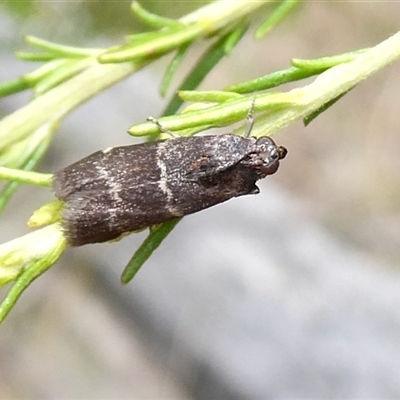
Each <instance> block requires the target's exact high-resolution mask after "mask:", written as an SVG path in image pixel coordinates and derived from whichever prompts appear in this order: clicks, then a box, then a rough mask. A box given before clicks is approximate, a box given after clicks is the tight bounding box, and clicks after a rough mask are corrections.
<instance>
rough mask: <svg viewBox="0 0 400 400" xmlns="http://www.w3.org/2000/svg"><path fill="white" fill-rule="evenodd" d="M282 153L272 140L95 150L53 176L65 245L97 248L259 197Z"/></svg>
mask: <svg viewBox="0 0 400 400" xmlns="http://www.w3.org/2000/svg"><path fill="white" fill-rule="evenodd" d="M286 153H287V150H286V149H285V148H284V147H282V146H277V145H276V144H275V142H274V141H273V140H272V139H271V138H270V137H261V138H259V139H257V138H254V137H240V136H237V135H233V134H223V135H209V136H194V137H178V138H171V139H167V140H161V141H157V142H148V143H142V144H135V145H128V146H120V147H113V148H109V149H106V150H102V151H97V152H95V153H93V154H91V155H89V156H88V157H85V158H83V159H82V160H80V161H77V162H75V163H74V164H72V165H69V166H68V167H66V168H64V169H62V170H60V171H59V172H57V173H56V174H55V176H54V180H53V189H54V193H55V195H56V197H57V198H58V199H60V200H63V201H64V202H65V205H64V210H63V214H62V227H63V229H64V231H65V235H66V237H67V240H68V242H69V244H70V245H71V246H82V245H85V244H88V243H100V242H105V241H109V240H113V239H117V238H119V237H120V236H121V235H123V234H126V233H128V232H132V231H136V230H140V229H143V228H145V227H149V226H151V225H156V224H160V223H162V222H165V221H168V220H171V219H174V218H177V217H183V216H185V215H188V214H192V213H195V212H198V211H201V210H204V209H206V208H208V207H211V206H214V205H216V204H219V203H223V202H224V201H227V200H229V199H231V198H233V197H238V196H244V195H248V194H257V193H259V188H258V187H257V186H256V182H257V181H258V180H260V179H263V178H265V177H266V176H268V175H272V174H274V173H275V172H276V171H277V170H278V167H279V163H280V160H282V159H283V158H284V157H285V156H286Z"/></svg>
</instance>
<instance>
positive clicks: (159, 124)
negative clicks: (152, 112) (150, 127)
mask: <svg viewBox="0 0 400 400" xmlns="http://www.w3.org/2000/svg"><path fill="white" fill-rule="evenodd" d="M147 121H149V122H152V123H153V124H155V125H157V126H158V129H160V131H161V132H162V133H166V134H167V135H170V136H171V137H172V138H178V137H180V136H179V135H178V134H177V133H175V132H172V131H170V130H169V129H167V128H166V127H165V126H163V125H162V124H161V123H160V121H159V120H158V119H156V118H153V117H147Z"/></svg>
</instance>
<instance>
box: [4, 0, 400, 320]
mask: <svg viewBox="0 0 400 400" xmlns="http://www.w3.org/2000/svg"><path fill="white" fill-rule="evenodd" d="M297 3H299V1H296V0H283V1H281V2H273V1H270V0H262V1H261V0H260V1H248V0H237V1H230V0H217V1H214V2H211V3H210V4H208V5H206V6H204V7H202V8H200V9H198V10H197V11H195V12H193V13H191V14H188V15H186V16H184V17H182V18H181V19H179V20H171V19H167V18H163V17H160V16H158V15H154V14H151V13H149V12H148V11H146V10H145V9H143V8H142V7H141V6H140V5H139V3H137V2H134V3H133V5H132V11H133V13H134V15H135V16H136V17H137V18H138V19H140V20H141V22H142V23H144V24H146V25H147V26H148V27H149V31H147V32H144V33H139V34H134V35H129V36H127V39H126V43H125V44H123V45H121V46H115V47H112V48H110V49H93V48H90V49H80V48H75V47H70V46H64V45H60V44H55V43H51V42H48V41H45V40H42V39H38V38H34V37H28V38H27V39H26V40H27V43H28V44H29V45H31V46H32V47H33V48H34V49H36V50H35V51H32V52H19V53H17V56H18V57H20V58H21V59H23V60H29V61H37V62H41V63H43V64H42V65H41V66H40V67H39V68H37V69H36V70H34V71H32V72H30V73H28V74H26V75H24V76H22V77H20V78H16V79H14V80H12V81H9V82H4V83H2V84H0V97H1V96H8V95H11V94H13V93H17V92H20V91H23V90H32V91H33V95H34V96H33V99H32V101H31V102H30V103H29V104H27V105H26V106H25V107H23V108H21V109H20V110H17V111H16V112H14V113H13V114H11V115H9V116H7V117H6V118H4V119H3V120H2V121H0V165H1V166H2V168H0V179H3V180H7V181H8V183H6V184H5V186H4V187H3V188H2V190H1V191H0V211H1V210H2V209H3V208H4V206H5V205H6V204H7V202H8V201H10V199H11V198H12V195H13V194H14V192H15V190H16V189H17V188H18V186H19V184H21V183H28V184H33V185H37V186H48V185H49V184H50V182H51V175H50V174H38V173H36V172H32V171H33V170H34V169H35V167H36V165H37V164H38V162H39V161H40V160H41V158H42V157H43V155H44V153H45V152H46V150H47V148H48V146H49V144H50V143H51V140H52V137H53V134H54V132H55V131H56V130H57V127H58V124H59V122H60V120H62V118H64V117H65V116H66V115H67V114H68V113H69V112H71V111H72V110H73V109H74V108H76V107H78V106H79V105H80V104H82V103H83V102H85V101H87V100H89V99H90V98H92V97H93V96H96V95H97V94H98V93H100V92H101V91H102V90H105V89H107V88H108V87H109V86H111V85H113V84H114V83H117V82H119V81H121V80H122V79H124V78H126V77H128V76H129V75H131V74H133V73H135V72H136V71H138V70H139V69H141V68H143V67H145V66H147V65H148V64H150V63H152V62H153V61H155V60H157V59H159V58H160V57H162V56H163V55H165V54H168V53H174V54H175V57H174V58H173V60H172V62H171V63H170V64H169V66H168V68H167V70H166V72H165V75H164V79H163V81H162V85H161V89H160V90H161V92H162V93H163V94H165V93H167V91H168V89H169V88H170V85H171V81H172V78H173V77H174V76H175V75H176V73H177V71H178V69H179V67H180V65H181V63H182V61H183V60H184V59H185V56H186V54H187V52H188V50H189V49H190V47H191V46H192V45H193V44H194V43H197V42H199V41H203V42H208V43H209V44H208V48H207V50H206V51H205V52H204V54H202V55H201V56H200V57H199V59H198V61H197V63H196V64H195V66H194V67H193V69H192V70H191V71H190V72H189V73H188V74H187V76H186V77H185V78H184V79H183V81H182V82H181V84H180V85H179V90H178V92H177V94H176V95H175V96H173V98H172V100H171V101H170V103H169V104H168V105H167V107H166V109H165V112H164V116H163V117H162V118H160V119H159V121H160V123H161V124H162V125H163V126H164V127H165V128H167V129H169V130H172V131H174V132H177V133H178V134H180V135H193V134H194V133H196V132H199V131H204V130H206V129H209V128H210V127H213V126H224V125H230V124H232V123H234V122H237V121H240V120H243V119H244V118H245V117H246V115H247V113H248V110H249V109H250V106H251V103H252V101H253V98H254V93H255V92H257V94H256V96H255V105H254V110H255V112H256V113H257V127H256V128H255V129H254V130H253V133H254V135H255V136H263V135H272V134H274V133H276V132H277V131H279V130H281V129H282V128H284V127H286V126H287V125H289V124H290V123H292V122H293V121H295V120H296V119H299V118H301V119H303V120H305V121H307V122H309V121H310V120H311V119H312V118H315V116H317V115H318V114H319V113H320V112H322V111H324V110H326V109H327V108H328V107H329V106H330V105H331V104H333V103H334V102H335V101H336V100H338V99H339V98H340V97H341V96H343V95H344V94H345V93H347V92H348V91H349V90H350V89H352V88H353V87H355V86H356V85H357V84H358V83H359V82H361V81H362V80H363V79H365V78H367V77H368V76H370V75H372V74H373V73H375V72H376V71H378V70H379V69H381V68H383V67H385V66H387V65H388V64H389V63H391V62H392V61H394V60H396V59H397V58H399V57H400V33H397V34H395V35H393V36H392V37H390V38H389V39H387V40H385V41H384V42H382V43H380V44H378V45H377V46H375V47H373V48H370V49H363V50H358V51H355V52H351V53H346V54H341V55H338V56H333V57H324V58H320V59H316V60H298V59H293V60H292V65H291V66H289V67H288V68H287V69H284V70H281V71H275V72H272V73H269V74H267V75H265V76H263V77H259V78H257V79H254V80H251V81H248V82H241V83H235V84H232V85H230V86H229V87H227V88H225V90H215V91H208V92H201V91H195V90H194V89H196V88H197V86H198V85H199V84H200V83H201V82H202V80H203V79H204V78H205V77H206V76H207V74H208V73H209V72H210V71H211V70H212V69H213V68H215V66H216V65H217V64H218V63H219V61H220V60H222V59H223V58H224V57H225V56H226V55H228V54H229V53H230V52H231V51H233V49H234V47H235V46H236V44H237V43H238V42H239V41H240V39H241V38H242V37H243V35H244V34H245V33H246V32H247V30H248V29H249V26H250V24H251V21H252V19H253V17H254V16H255V15H257V16H258V17H260V16H261V15H264V21H262V22H261V24H260V25H259V27H258V28H256V31H255V32H256V33H255V36H256V37H262V36H264V35H265V34H266V33H268V32H269V31H270V30H271V29H273V28H274V27H275V25H276V24H277V23H278V22H281V21H282V20H284V18H285V17H286V16H287V15H288V14H289V13H290V12H291V11H293V9H295V8H294V6H295V5H296V4H297ZM311 76H317V78H316V79H315V80H314V82H312V83H310V84H308V85H306V86H303V87H298V88H296V89H293V90H290V91H287V92H277V91H276V92H271V91H268V90H269V89H271V88H276V87H278V86H280V85H282V84H284V83H288V82H295V81H299V80H302V79H305V78H308V77H311ZM183 101H186V102H192V103H193V104H191V105H190V106H189V107H187V108H186V109H185V110H184V111H183V112H182V113H181V114H176V112H177V111H178V109H179V107H180V106H181V105H182V103H183ZM129 132H130V134H132V135H136V136H147V137H148V138H150V139H155V138H157V137H158V135H159V133H160V132H159V129H158V127H157V126H156V125H155V124H154V123H151V122H144V123H142V124H138V125H135V126H133V127H131V128H130V130H129ZM61 208H62V204H60V203H57V202H54V203H50V204H49V205H45V206H44V207H43V208H41V209H40V211H38V212H37V213H35V214H34V216H33V217H32V218H31V220H30V226H38V225H42V224H49V225H48V226H47V227H44V228H41V229H38V230H36V231H35V232H33V233H30V234H28V235H26V236H23V237H22V238H19V239H16V240H14V241H11V242H8V243H5V244H3V245H1V246H0V284H1V283H3V284H5V283H7V282H11V281H13V282H14V283H13V286H12V287H11V289H10V291H9V293H8V295H7V296H6V298H5V299H4V301H3V303H2V304H1V305H0V321H2V319H3V318H4V317H5V316H6V314H7V313H8V312H9V310H10V309H11V308H12V306H13V305H14V304H15V302H16V301H17V299H18V297H19V296H20V295H21V293H22V291H23V290H24V289H25V288H26V287H27V286H29V284H30V283H31V282H32V281H33V280H34V279H35V278H36V277H38V276H39V275H40V274H42V273H43V272H45V271H46V270H47V269H48V268H50V267H51V266H52V265H53V264H54V263H55V262H56V261H57V259H58V258H59V257H60V255H61V254H62V253H63V251H64V249H65V247H66V245H67V244H66V240H65V237H64V235H63V232H62V229H61V227H60V225H59V224H58V222H57V221H59V219H60V212H61ZM178 221H179V220H174V221H170V222H167V223H165V224H162V225H160V226H157V227H152V228H151V230H150V233H149V236H148V237H147V238H146V239H145V241H144V242H143V244H142V245H141V246H140V247H139V249H138V250H137V251H136V253H135V254H134V256H133V257H132V259H131V260H130V262H129V264H128V266H127V268H126V269H125V271H124V273H123V275H122V281H123V282H124V283H127V282H128V281H129V280H131V279H132V278H133V276H134V275H135V274H136V272H137V271H138V270H139V269H140V267H141V265H142V264H143V263H144V262H145V261H146V260H147V259H148V257H149V256H150V255H151V254H152V252H153V251H154V250H155V249H156V248H157V247H158V246H159V245H160V244H161V242H162V241H163V239H164V238H165V237H166V236H167V235H168V234H169V233H170V232H171V230H172V229H173V228H174V226H175V225H176V224H177V223H178ZM39 244H40V245H39Z"/></svg>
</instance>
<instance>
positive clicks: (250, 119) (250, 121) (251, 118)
mask: <svg viewBox="0 0 400 400" xmlns="http://www.w3.org/2000/svg"><path fill="white" fill-rule="evenodd" d="M255 104H256V94H255V93H254V96H253V100H252V102H251V106H250V110H249V112H248V113H247V124H248V125H247V129H246V133H245V134H244V137H249V136H250V133H251V131H252V130H253V127H254V107H255Z"/></svg>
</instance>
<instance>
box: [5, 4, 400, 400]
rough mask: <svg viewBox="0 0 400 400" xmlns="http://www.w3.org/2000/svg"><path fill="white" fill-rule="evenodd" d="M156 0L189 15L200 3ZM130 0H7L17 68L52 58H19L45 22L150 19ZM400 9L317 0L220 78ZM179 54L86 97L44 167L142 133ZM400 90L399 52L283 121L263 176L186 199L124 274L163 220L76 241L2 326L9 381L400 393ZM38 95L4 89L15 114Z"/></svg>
mask: <svg viewBox="0 0 400 400" xmlns="http://www.w3.org/2000/svg"><path fill="white" fill-rule="evenodd" d="M142 4H143V5H145V6H147V7H149V9H151V10H153V11H156V12H159V13H162V14H163V15H168V16H173V17H178V16H180V15H182V14H184V13H187V12H189V11H190V10H192V9H194V8H196V7H198V6H200V5H201V2H198V1H192V2H190V1H189V2H174V1H162V2H161V1H159V2H149V3H146V2H142ZM172 5H173V7H172ZM129 6H130V1H120V2H111V1H110V2H40V1H34V0H31V1H28V2H5V3H3V4H2V5H1V4H0V79H1V80H2V81H3V80H6V79H11V78H14V77H16V76H18V75H20V74H23V73H25V72H28V71H30V70H32V69H33V68H35V65H34V64H29V63H23V62H20V61H17V60H15V59H14V57H13V52H14V51H16V50H19V49H26V47H25V45H24V44H23V36H24V35H26V34H32V35H36V36H39V37H42V38H44V39H49V40H53V41H58V42H61V43H65V44H70V45H76V46H87V47H90V46H101V47H107V46H111V45H114V44H116V43H122V40H123V36H124V35H125V34H128V33H132V32H133V31H134V30H135V29H140V28H142V27H141V26H140V25H138V24H137V22H136V21H135V20H134V19H133V18H132V17H131V15H130V14H129V12H128V9H129ZM399 17H400V3H399V2H385V1H376V2H314V1H312V2H311V1H310V2H304V4H303V5H302V6H301V7H298V8H297V9H296V11H295V13H293V14H292V15H291V17H290V18H289V19H287V20H286V21H284V22H283V23H282V24H281V25H279V26H278V28H277V29H275V30H274V31H273V32H272V34H270V36H268V37H267V38H266V39H264V40H262V41H259V42H256V41H254V40H253V39H252V37H251V35H248V36H246V37H245V38H244V39H243V40H242V42H241V43H240V45H239V46H238V47H237V48H236V49H235V51H234V52H233V54H232V55H231V56H230V57H229V58H227V59H226V60H224V61H223V62H222V63H221V64H220V65H219V66H218V67H217V68H216V69H215V70H214V71H213V73H212V74H211V75H210V76H209V77H208V78H207V80H206V81H205V82H204V83H203V85H202V86H201V88H202V89H222V88H224V87H225V86H226V85H228V84H231V83H234V82H239V81H243V80H246V79H251V78H254V77H258V76H261V75H265V74H267V73H269V72H272V71H274V70H276V69H280V68H285V67H287V66H288V65H289V60H290V58H292V57H293V58H294V57H295V58H315V57H321V56H325V55H333V54H337V53H342V52H345V51H351V50H355V49H359V48H363V47H368V46H374V45H375V44H377V43H379V42H380V41H382V40H384V39H386V38H387V37H388V36H390V35H391V34H393V33H395V32H396V31H397V30H398V29H399V26H400V24H399ZM199 51H201V48H199V49H196V51H192V53H191V55H192V57H195V56H196V55H198V54H199ZM168 59H169V58H168V57H166V58H165V59H163V60H161V61H159V62H157V63H155V64H154V65H152V66H151V67H149V68H147V69H145V70H142V71H141V72H139V73H138V74H136V75H135V76H133V77H131V78H130V79H128V80H126V81H124V82H122V83H120V84H118V85H117V86H115V87H113V88H111V89H110V90H108V91H107V92H105V93H103V94H101V95H100V96H98V97H97V98H96V99H94V100H92V101H90V102H89V103H87V104H85V105H83V106H82V107H81V108H80V109H79V110H77V111H75V112H74V113H73V114H71V115H70V116H69V117H68V118H67V119H66V120H65V121H64V123H63V125H62V127H61V129H60V131H59V132H58V134H57V136H56V138H55V141H54V143H53V145H52V147H51V149H50V151H49V153H48V155H47V156H46V158H45V160H44V161H43V162H42V163H41V165H40V167H39V170H41V171H45V172H51V171H55V170H57V169H59V168H61V167H63V166H65V165H67V164H68V163H70V162H72V161H75V160H77V159H79V158H81V157H83V156H85V155H87V154H89V153H92V152H93V151H95V150H98V149H101V148H106V147H109V146H115V145H119V144H126V143H134V142H135V139H134V138H131V137H130V136H128V135H127V134H126V131H127V129H128V127H129V126H130V125H133V124H134V123H138V122H142V121H144V120H145V119H146V118H147V116H149V115H153V116H158V115H159V114H160V112H161V111H162V109H163V107H164V106H165V104H166V100H165V99H162V98H160V96H159V94H158V84H159V82H160V77H161V74H162V72H163V70H164V68H165V65H166V63H167V62H168ZM192 63H193V58H192V60H190V56H189V60H188V63H187V64H188V65H186V67H185V66H183V69H182V70H181V72H180V74H179V75H180V76H181V77H183V76H184V75H185V68H186V69H187V68H188V67H189V64H192ZM283 89H286V88H282V90H283ZM399 97H400V64H399V63H397V64H394V65H392V66H391V67H389V68H387V69H385V70H382V71H380V72H379V73H378V74H376V75H375V76H373V77H372V78H371V79H368V80H367V81H365V82H363V83H362V84H360V85H359V86H358V87H357V88H355V89H354V90H353V91H351V93H349V94H347V95H346V96H345V97H344V98H343V99H341V100H340V101H339V102H338V103H337V104H335V106H334V107H332V108H331V109H329V110H328V111H327V112H325V113H324V114H322V115H321V116H320V117H319V118H317V119H316V120H315V121H314V122H313V123H311V125H310V126H308V127H307V128H304V127H303V125H302V123H301V121H298V122H297V123H296V124H294V125H293V126H291V127H290V128H288V129H287V130H285V131H284V132H281V133H280V134H279V135H278V136H276V141H277V142H278V143H279V144H282V145H285V146H286V147H287V148H288V149H289V155H288V157H287V159H285V160H284V162H283V163H282V167H281V169H280V171H279V173H278V174H277V175H274V176H273V177H269V178H268V179H266V180H264V181H263V182H261V183H260V188H261V194H260V195H258V196H248V197H244V198H239V199H234V200H231V201H229V202H228V203H226V204H222V205H219V206H217V207H214V208H212V209H209V210H206V211H204V212H201V213H198V214H196V215H193V216H189V217H187V218H185V219H184V220H183V221H182V222H181V223H180V224H178V226H177V228H176V229H175V230H174V231H173V233H172V234H171V235H170V236H169V237H168V238H167V240H166V241H165V242H164V243H163V244H162V246H161V247H160V248H159V249H158V250H157V252H156V253H155V254H154V255H153V257H152V258H151V259H150V261H149V262H148V263H146V264H145V266H144V267H143V269H142V270H141V271H140V272H139V274H138V275H137V277H136V278H135V279H134V281H133V282H132V283H131V284H129V285H127V286H122V285H120V283H119V279H120V278H119V277H120V273H121V271H122V269H123V267H124V266H125V264H126V262H127V261H128V260H129V258H130V257H131V255H132V254H133V252H134V250H135V249H136V248H137V247H138V245H139V244H140V243H141V241H142V240H143V239H144V237H145V233H142V234H137V235H132V236H130V237H128V238H126V239H125V240H123V241H121V242H119V243H115V244H103V245H93V246H86V247H83V248H79V249H73V250H69V251H68V252H67V253H66V254H65V255H64V257H63V258H62V260H61V261H60V262H59V263H58V264H57V265H56V266H55V267H54V268H52V270H50V271H49V272H48V273H46V274H45V276H43V277H41V278H40V279H38V280H37V281H36V282H35V283H34V285H32V286H31V287H30V288H29V289H28V290H27V291H26V292H25V293H24V295H23V296H22V298H21V299H20V301H19V303H18V305H17V307H16V308H15V309H14V310H13V311H12V313H11V314H10V315H9V317H8V318H7V319H6V320H5V322H4V323H3V325H2V326H1V327H0V398H2V399H14V398H15V399H17V398H18V399H36V398H37V399H100V398H101V399H115V398H121V399H124V398H126V399H177V400H178V399H270V398H271V399H273V398H282V399H283V398H312V399H320V398H333V399H337V398H341V399H342V398H343V399H355V398H370V399H372V398H375V399H378V398H379V399H381V398H382V399H383V398H385V399H389V398H393V399H394V398H400V269H399V267H400V226H399V225H400V189H399V188H400V172H399V171H400V157H399V156H398V155H399V153H400V136H399V132H400V114H399ZM28 100H29V94H21V95H16V96H12V97H10V98H6V99H2V100H0V113H1V116H4V115H6V114H8V113H10V112H12V111H14V110H15V109H17V108H18V107H20V106H21V105H23V104H25V103H26V101H28ZM51 198H52V195H51V193H50V191H49V190H46V189H40V188H37V189H32V188H28V187H24V188H22V189H21V190H20V191H19V192H18V194H17V195H16V196H15V198H14V200H13V202H12V203H10V204H9V205H8V207H7V209H6V211H5V213H4V214H3V215H1V222H0V240H1V242H5V241H7V240H10V239H13V238H15V237H17V236H19V235H22V234H24V233H26V232H27V228H26V227H25V223H26V220H27V218H28V217H29V216H30V214H31V213H32V211H33V210H35V209H36V208H38V207H40V206H41V205H42V204H43V203H44V202H47V201H49V200H50V199H51ZM4 293H5V289H2V291H1V294H2V295H3V294H4Z"/></svg>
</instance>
